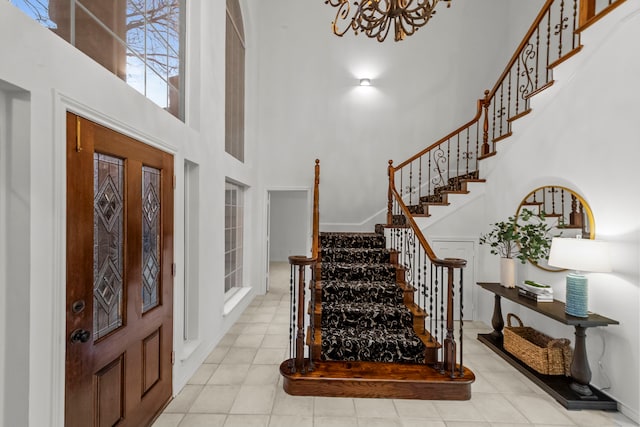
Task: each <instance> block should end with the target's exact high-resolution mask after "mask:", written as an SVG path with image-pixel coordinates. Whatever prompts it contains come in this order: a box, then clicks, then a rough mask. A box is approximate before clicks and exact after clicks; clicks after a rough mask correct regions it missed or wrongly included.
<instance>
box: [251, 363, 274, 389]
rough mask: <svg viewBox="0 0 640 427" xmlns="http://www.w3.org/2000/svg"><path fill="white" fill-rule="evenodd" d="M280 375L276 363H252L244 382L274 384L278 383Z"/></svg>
mask: <svg viewBox="0 0 640 427" xmlns="http://www.w3.org/2000/svg"><path fill="white" fill-rule="evenodd" d="M279 376H280V370H279V369H278V367H277V366H275V365H251V367H250V368H249V371H248V374H247V377H246V378H245V380H244V384H246V385H268V384H271V385H273V384H277V383H278V378H279Z"/></svg>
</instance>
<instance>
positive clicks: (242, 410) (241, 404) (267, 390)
mask: <svg viewBox="0 0 640 427" xmlns="http://www.w3.org/2000/svg"><path fill="white" fill-rule="evenodd" d="M275 395H276V389H275V387H274V386H273V385H267V386H261V385H243V386H242V387H240V391H239V392H238V395H237V396H236V400H235V402H233V406H232V407H231V411H230V412H229V413H230V414H252V415H253V414H271V411H272V410H273V401H274V400H275Z"/></svg>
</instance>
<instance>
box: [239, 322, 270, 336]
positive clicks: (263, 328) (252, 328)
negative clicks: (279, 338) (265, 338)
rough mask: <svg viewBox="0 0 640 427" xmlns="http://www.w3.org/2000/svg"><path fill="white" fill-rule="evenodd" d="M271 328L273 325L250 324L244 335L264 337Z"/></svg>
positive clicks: (246, 327)
mask: <svg viewBox="0 0 640 427" xmlns="http://www.w3.org/2000/svg"><path fill="white" fill-rule="evenodd" d="M270 326H271V323H250V324H247V325H246V326H245V328H244V331H243V333H245V334H256V335H257V334H262V335H264V334H266V333H267V330H268V329H269V327H270Z"/></svg>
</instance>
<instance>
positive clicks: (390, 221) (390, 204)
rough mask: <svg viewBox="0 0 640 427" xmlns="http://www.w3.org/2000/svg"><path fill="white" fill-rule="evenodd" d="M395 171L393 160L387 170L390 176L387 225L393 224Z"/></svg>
mask: <svg viewBox="0 0 640 427" xmlns="http://www.w3.org/2000/svg"><path fill="white" fill-rule="evenodd" d="M394 174H395V171H394V169H393V160H389V167H388V168H387V175H388V176H389V191H388V194H387V197H388V202H387V225H392V224H393V188H394V186H395V183H394V180H393V176H394Z"/></svg>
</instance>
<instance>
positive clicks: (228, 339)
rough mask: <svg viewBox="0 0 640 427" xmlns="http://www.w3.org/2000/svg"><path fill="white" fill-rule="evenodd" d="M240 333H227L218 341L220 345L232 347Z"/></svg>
mask: <svg viewBox="0 0 640 427" xmlns="http://www.w3.org/2000/svg"><path fill="white" fill-rule="evenodd" d="M239 336H240V335H238V334H229V333H227V334H225V336H223V337H222V339H221V340H220V342H219V343H218V345H219V346H221V347H231V346H232V345H233V343H235V342H236V340H237V339H238V337H239Z"/></svg>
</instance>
